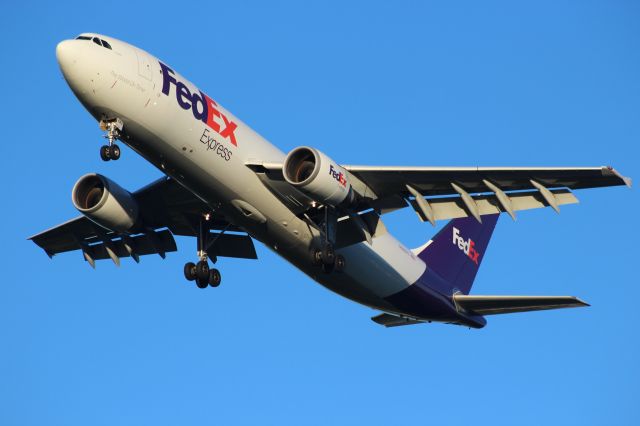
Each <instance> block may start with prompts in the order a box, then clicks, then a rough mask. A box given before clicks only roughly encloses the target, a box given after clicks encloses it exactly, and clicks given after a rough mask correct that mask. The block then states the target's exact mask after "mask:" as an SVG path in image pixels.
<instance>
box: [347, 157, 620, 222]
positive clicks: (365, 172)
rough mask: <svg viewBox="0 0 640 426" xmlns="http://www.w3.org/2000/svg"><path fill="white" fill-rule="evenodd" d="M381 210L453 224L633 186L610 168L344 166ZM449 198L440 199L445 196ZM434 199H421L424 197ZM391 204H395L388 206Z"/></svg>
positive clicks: (567, 201) (569, 202)
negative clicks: (408, 211)
mask: <svg viewBox="0 0 640 426" xmlns="http://www.w3.org/2000/svg"><path fill="white" fill-rule="evenodd" d="M344 168H345V169H346V170H348V171H349V172H350V173H352V174H353V175H354V176H356V177H357V178H358V179H360V180H361V181H362V182H364V184H366V185H367V186H368V187H369V188H370V189H371V190H372V191H373V192H374V193H375V194H376V196H377V197H378V199H379V200H380V201H381V202H382V204H385V201H386V203H387V204H389V202H390V201H392V200H393V199H394V198H395V199H396V202H397V203H398V204H399V206H403V203H402V201H400V200H405V201H408V202H409V203H410V204H411V205H412V206H413V207H414V209H415V210H416V212H418V214H419V216H420V217H421V218H422V219H423V220H429V221H430V222H432V223H433V221H435V220H440V219H452V218H457V217H464V216H474V217H476V218H478V220H479V216H481V215H485V214H492V213H500V212H507V213H509V214H510V215H511V216H512V217H514V218H515V214H514V212H515V211H518V210H526V209H532V208H540V207H547V206H549V207H552V208H553V209H554V210H556V211H559V206H560V205H562V204H571V203H577V202H578V200H577V199H576V198H575V196H574V195H573V194H572V193H571V190H574V189H583V188H597V187H605V186H617V185H627V186H631V179H629V178H625V177H623V176H621V175H620V174H619V173H618V172H617V171H616V170H614V169H613V168H612V167H577V168H576V167H574V168H570V167H536V168H524V167H375V166H374V167H372V166H344ZM451 195H452V196H453V197H443V196H451ZM425 196H426V197H437V198H429V199H425V198H424V197H425ZM391 204H393V203H391Z"/></svg>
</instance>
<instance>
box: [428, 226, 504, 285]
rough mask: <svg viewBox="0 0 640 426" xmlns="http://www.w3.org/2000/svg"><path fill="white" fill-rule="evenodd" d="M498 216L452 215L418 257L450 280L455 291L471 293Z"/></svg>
mask: <svg viewBox="0 0 640 426" xmlns="http://www.w3.org/2000/svg"><path fill="white" fill-rule="evenodd" d="M499 216H500V215H499V214H492V215H485V216H482V223H478V221H477V220H476V219H475V218H473V217H465V218H462V219H453V220H452V221H450V222H449V223H448V224H447V225H446V226H445V227H444V228H442V229H441V230H440V232H438V233H437V234H436V236H435V237H433V238H432V239H431V241H430V242H429V243H428V244H427V246H426V247H425V248H424V249H423V250H422V251H421V252H420V253H418V257H420V259H422V260H423V261H424V262H425V263H426V264H427V268H428V269H431V270H433V271H434V272H436V273H437V274H438V275H440V277H442V278H443V279H444V280H445V281H446V282H447V283H449V284H450V285H451V289H452V290H453V291H461V292H462V293H464V294H469V290H471V286H472V285H473V280H474V279H475V277H476V273H477V272H478V268H480V263H481V262H482V259H483V258H484V254H485V252H486V250H487V246H488V245H489V240H490V239H491V234H493V230H494V228H495V227H496V223H497V222H498V217H499Z"/></svg>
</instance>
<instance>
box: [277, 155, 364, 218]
mask: <svg viewBox="0 0 640 426" xmlns="http://www.w3.org/2000/svg"><path fill="white" fill-rule="evenodd" d="M282 174H283V176H284V178H285V180H286V181H287V182H288V183H289V184H291V185H293V186H295V187H297V188H298V189H300V190H301V191H302V192H304V193H305V194H307V195H308V196H309V197H310V198H311V199H313V200H315V201H318V202H320V203H322V204H327V205H330V206H334V207H335V206H338V205H348V204H352V203H353V202H354V199H355V195H354V191H353V188H352V187H351V183H350V182H349V179H350V176H349V172H347V171H346V170H345V169H344V168H342V167H340V166H339V165H338V163H336V162H335V161H333V160H332V159H331V158H329V157H327V156H326V155H325V154H324V153H322V152H320V151H318V150H316V149H314V148H310V147H307V146H301V147H298V148H294V149H293V150H292V151H291V152H290V153H289V154H288V155H287V158H286V159H285V160H284V164H283V166H282Z"/></svg>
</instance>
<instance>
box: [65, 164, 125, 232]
mask: <svg viewBox="0 0 640 426" xmlns="http://www.w3.org/2000/svg"><path fill="white" fill-rule="evenodd" d="M71 199H72V201H73V205H74V206H75V208H76V209H78V211H80V213H82V214H83V215H85V216H86V217H87V218H89V219H90V220H91V221H93V222H95V223H97V224H98V225H100V226H102V227H103V228H107V229H109V230H111V231H114V232H117V233H124V232H127V231H129V230H130V229H131V228H133V226H134V225H135V224H136V221H137V220H138V203H137V202H136V200H135V199H134V198H133V196H132V195H131V194H130V193H129V192H128V191H127V190H125V189H123V188H122V187H121V186H120V185H118V184H117V183H115V182H114V181H112V180H110V179H108V178H106V177H104V176H102V175H99V174H97V173H90V174H87V175H84V176H82V177H81V178H80V179H79V180H78V181H77V182H76V184H75V185H74V186H73V190H72V191H71Z"/></svg>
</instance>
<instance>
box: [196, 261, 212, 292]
mask: <svg viewBox="0 0 640 426" xmlns="http://www.w3.org/2000/svg"><path fill="white" fill-rule="evenodd" d="M196 277H197V279H198V286H200V284H199V282H200V281H203V282H205V287H206V285H207V284H208V282H209V263H207V261H206V260H201V261H200V262H198V263H197V264H196Z"/></svg>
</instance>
